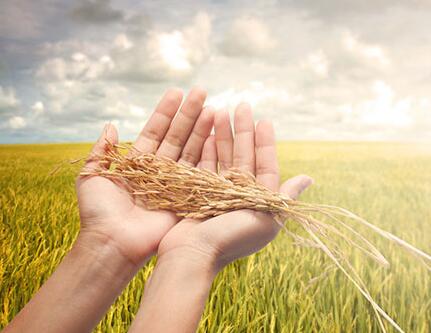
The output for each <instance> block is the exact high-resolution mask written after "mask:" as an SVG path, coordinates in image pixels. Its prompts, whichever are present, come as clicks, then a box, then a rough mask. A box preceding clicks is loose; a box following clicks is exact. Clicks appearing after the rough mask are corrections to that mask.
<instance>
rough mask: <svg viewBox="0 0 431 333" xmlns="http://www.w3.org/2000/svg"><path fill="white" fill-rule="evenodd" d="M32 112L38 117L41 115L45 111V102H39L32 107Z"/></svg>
mask: <svg viewBox="0 0 431 333" xmlns="http://www.w3.org/2000/svg"><path fill="white" fill-rule="evenodd" d="M31 110H32V111H33V113H34V114H35V115H36V116H38V115H41V114H42V113H43V112H44V111H45V105H44V104H43V102H41V101H37V102H35V103H34V104H33V105H32V107H31Z"/></svg>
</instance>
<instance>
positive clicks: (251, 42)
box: [220, 17, 277, 57]
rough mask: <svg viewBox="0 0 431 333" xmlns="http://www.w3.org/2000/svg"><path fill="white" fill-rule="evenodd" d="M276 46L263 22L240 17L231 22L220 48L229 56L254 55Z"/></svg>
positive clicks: (263, 53) (267, 51) (261, 53)
mask: <svg viewBox="0 0 431 333" xmlns="http://www.w3.org/2000/svg"><path fill="white" fill-rule="evenodd" d="M276 46H277V41H276V39H275V38H274V37H273V35H272V34H271V32H270V30H269V29H268V27H267V26H266V25H265V23H264V22H262V21H261V20H259V19H257V18H254V17H240V18H237V19H235V20H234V21H233V23H232V24H231V26H230V28H229V29H228V31H227V32H226V35H225V37H224V39H223V41H222V43H221V44H220V49H221V51H222V53H223V54H225V55H227V56H231V57H254V56H262V55H265V54H269V53H270V52H271V51H272V50H273V49H274V48H275V47H276Z"/></svg>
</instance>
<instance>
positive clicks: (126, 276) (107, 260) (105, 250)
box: [70, 230, 140, 282]
mask: <svg viewBox="0 0 431 333" xmlns="http://www.w3.org/2000/svg"><path fill="white" fill-rule="evenodd" d="M70 254H71V255H72V256H75V257H86V258H87V259H89V260H91V262H92V264H93V265H94V267H95V268H98V269H99V270H100V272H101V274H105V275H106V276H107V277H110V278H113V279H115V280H119V282H124V281H127V282H128V281H129V280H130V279H131V278H132V277H133V276H134V274H136V272H137V271H138V270H139V268H140V266H139V265H138V264H137V263H135V262H134V261H133V260H131V259H130V258H129V257H128V256H127V255H126V254H125V253H123V251H122V249H121V248H119V247H118V245H117V244H116V242H115V241H114V240H113V239H112V238H111V237H109V236H106V235H104V234H102V233H97V232H90V231H82V230H81V231H80V233H79V235H78V237H77V239H76V241H75V243H74V244H73V247H72V249H71V251H70Z"/></svg>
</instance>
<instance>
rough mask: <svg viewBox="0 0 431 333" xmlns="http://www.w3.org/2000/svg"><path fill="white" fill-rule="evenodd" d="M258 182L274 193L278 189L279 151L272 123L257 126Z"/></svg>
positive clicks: (261, 123) (264, 122)
mask: <svg viewBox="0 0 431 333" xmlns="http://www.w3.org/2000/svg"><path fill="white" fill-rule="evenodd" d="M256 180H257V181H258V182H259V183H260V184H262V185H264V186H266V187H268V188H269V189H271V190H273V191H276V190H277V189H278V186H279V171H278V161H277V150H276V147H275V134H274V128H273V126H272V123H271V122H270V121H260V122H258V123H257V125H256Z"/></svg>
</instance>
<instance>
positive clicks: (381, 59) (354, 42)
mask: <svg viewBox="0 0 431 333" xmlns="http://www.w3.org/2000/svg"><path fill="white" fill-rule="evenodd" d="M342 42H343V45H344V47H345V48H346V49H347V50H348V51H349V52H352V53H354V54H359V55H360V56H362V57H364V58H366V59H369V60H371V61H375V62H377V63H378V64H380V65H382V66H387V65H389V64H390V60H389V58H388V57H387V56H386V54H385V51H384V50H383V48H382V47H381V46H379V45H371V44H367V43H363V42H360V41H359V40H358V39H357V38H356V37H355V36H354V35H353V34H352V33H351V32H349V31H347V32H345V33H344V36H343V38H342Z"/></svg>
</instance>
